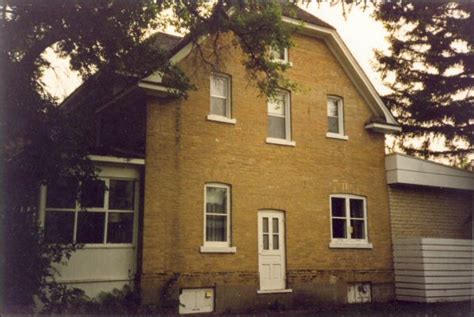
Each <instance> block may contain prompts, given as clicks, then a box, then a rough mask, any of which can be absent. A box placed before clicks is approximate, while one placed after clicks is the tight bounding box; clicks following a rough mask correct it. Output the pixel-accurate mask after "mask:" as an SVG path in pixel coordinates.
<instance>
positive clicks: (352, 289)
mask: <svg viewBox="0 0 474 317" xmlns="http://www.w3.org/2000/svg"><path fill="white" fill-rule="evenodd" d="M371 301H372V287H371V285H370V283H354V284H350V285H349V287H348V290H347V302H348V303H349V304H353V303H370V302H371Z"/></svg>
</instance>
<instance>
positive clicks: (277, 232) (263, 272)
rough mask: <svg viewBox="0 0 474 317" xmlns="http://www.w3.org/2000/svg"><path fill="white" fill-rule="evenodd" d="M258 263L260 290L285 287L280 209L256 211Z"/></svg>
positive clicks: (282, 229)
mask: <svg viewBox="0 0 474 317" xmlns="http://www.w3.org/2000/svg"><path fill="white" fill-rule="evenodd" d="M258 263H259V276H260V290H281V289H285V286H286V285H285V284H286V282H285V280H286V266H285V235H284V214H283V212H281V211H270V210H265V211H259V212H258Z"/></svg>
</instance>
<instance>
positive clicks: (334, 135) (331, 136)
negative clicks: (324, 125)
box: [326, 132, 349, 141]
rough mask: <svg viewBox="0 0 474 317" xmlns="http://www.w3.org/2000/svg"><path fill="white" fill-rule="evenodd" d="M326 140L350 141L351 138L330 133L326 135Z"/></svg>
mask: <svg viewBox="0 0 474 317" xmlns="http://www.w3.org/2000/svg"><path fill="white" fill-rule="evenodd" d="M326 138H331V139H339V140H345V141H347V140H349V137H348V136H347V135H342V134H337V133H332V132H328V133H326Z"/></svg>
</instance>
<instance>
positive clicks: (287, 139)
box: [266, 90, 296, 146]
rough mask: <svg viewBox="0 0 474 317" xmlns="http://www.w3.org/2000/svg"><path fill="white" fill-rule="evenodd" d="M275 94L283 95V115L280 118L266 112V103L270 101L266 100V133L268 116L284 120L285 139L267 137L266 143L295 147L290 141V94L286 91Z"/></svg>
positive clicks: (293, 142)
mask: <svg viewBox="0 0 474 317" xmlns="http://www.w3.org/2000/svg"><path fill="white" fill-rule="evenodd" d="M276 93H277V94H284V100H285V105H284V106H285V115H283V116H282V115H276V114H270V113H269V112H268V103H269V102H270V99H268V100H267V133H268V117H269V116H274V117H280V118H285V138H284V139H280V138H272V137H267V138H266V143H269V144H278V145H287V146H295V145H296V143H295V141H292V139H291V93H290V92H289V91H287V90H278V91H277V92H276Z"/></svg>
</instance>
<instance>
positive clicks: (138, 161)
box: [88, 155, 145, 165]
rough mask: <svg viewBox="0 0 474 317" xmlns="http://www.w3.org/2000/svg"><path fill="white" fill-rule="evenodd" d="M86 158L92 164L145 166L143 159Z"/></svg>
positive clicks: (95, 156)
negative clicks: (92, 162)
mask: <svg viewBox="0 0 474 317" xmlns="http://www.w3.org/2000/svg"><path fill="white" fill-rule="evenodd" d="M88 158H89V159H90V160H91V161H94V162H106V163H118V164H133V165H145V159H141V158H126V157H117V156H107V155H89V156H88Z"/></svg>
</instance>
